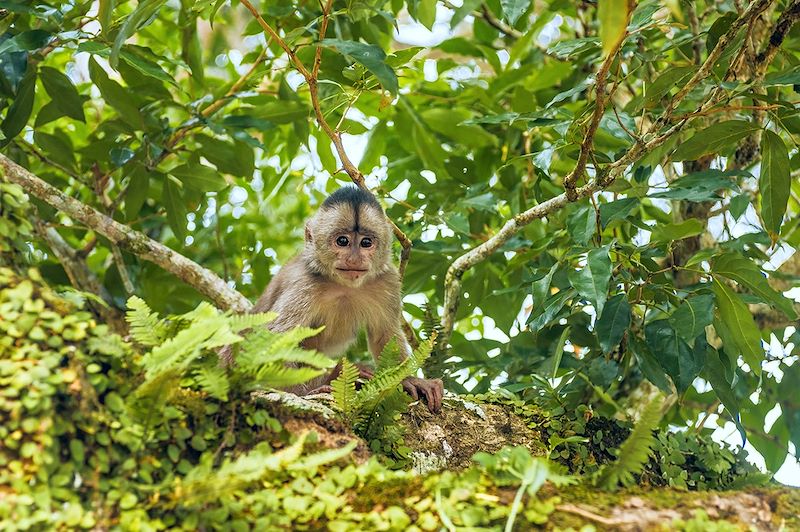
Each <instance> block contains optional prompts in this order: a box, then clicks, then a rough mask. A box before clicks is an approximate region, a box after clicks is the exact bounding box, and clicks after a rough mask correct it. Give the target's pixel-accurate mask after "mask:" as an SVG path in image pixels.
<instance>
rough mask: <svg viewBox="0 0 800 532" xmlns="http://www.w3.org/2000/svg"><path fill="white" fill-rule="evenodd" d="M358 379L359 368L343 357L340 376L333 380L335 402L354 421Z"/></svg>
mask: <svg viewBox="0 0 800 532" xmlns="http://www.w3.org/2000/svg"><path fill="white" fill-rule="evenodd" d="M356 379H358V368H357V367H356V366H355V365H354V364H353V363H352V362H350V361H349V360H347V358H343V359H342V370H341V372H340V373H339V376H338V377H336V378H335V379H334V380H333V382H331V388H333V403H334V404H335V405H336V407H337V408H338V409H339V411H340V412H341V413H342V416H343V417H344V418H345V419H346V420H350V421H352V417H353V415H354V414H355V411H356V406H357V405H356Z"/></svg>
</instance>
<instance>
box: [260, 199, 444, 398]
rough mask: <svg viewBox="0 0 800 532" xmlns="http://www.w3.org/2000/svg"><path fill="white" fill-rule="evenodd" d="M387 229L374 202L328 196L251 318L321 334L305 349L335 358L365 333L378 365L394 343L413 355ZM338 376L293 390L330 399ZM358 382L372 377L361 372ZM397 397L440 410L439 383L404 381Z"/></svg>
mask: <svg viewBox="0 0 800 532" xmlns="http://www.w3.org/2000/svg"><path fill="white" fill-rule="evenodd" d="M391 247H392V228H391V226H390V225H389V223H388V222H387V221H386V216H385V215H384V212H383V209H382V208H381V205H380V203H378V200H377V199H375V197H374V196H373V195H372V194H371V193H369V192H367V191H365V190H362V189H360V188H357V187H353V186H347V187H343V188H340V189H339V190H337V191H336V192H334V193H333V194H331V195H330V196H329V197H328V198H327V199H325V201H324V202H323V203H322V206H321V207H320V209H319V211H318V212H317V214H316V215H315V216H314V217H312V218H311V219H310V220H309V221H308V223H307V224H306V227H305V247H304V248H303V251H301V252H300V254H299V255H297V256H296V257H294V258H293V259H292V260H291V261H289V262H288V263H287V264H286V265H285V266H284V267H283V268H281V270H280V271H279V272H278V274H277V275H276V276H275V277H274V278H273V279H272V281H270V283H269V285H268V286H267V288H266V290H264V293H263V294H262V295H261V298H260V299H259V300H258V302H257V303H256V305H255V307H254V308H253V312H267V311H271V312H276V313H277V314H278V316H277V318H275V320H273V321H272V322H270V324H269V325H268V327H269V328H270V329H271V330H273V331H287V330H289V329H292V328H294V327H297V326H305V327H314V328H316V327H320V326H323V325H324V326H325V328H324V329H323V330H322V331H321V332H320V333H319V334H317V335H316V336H313V337H311V338H308V339H306V340H305V341H304V342H303V347H305V348H307V349H315V350H317V351H319V352H321V353H324V354H325V355H328V356H330V357H334V358H339V357H341V355H342V354H343V353H344V352H345V351H346V350H347V348H348V347H349V346H350V345H352V344H353V342H354V341H355V340H356V335H357V334H358V331H359V330H360V329H361V328H362V327H364V328H366V330H367V340H368V344H369V350H370V352H371V353H372V356H373V358H374V359H375V360H376V361H377V359H378V357H379V356H380V354H381V352H382V351H383V348H384V346H386V344H387V343H388V342H389V340H391V339H392V338H393V337H394V338H396V339H397V341H398V343H399V344H400V347H401V350H402V351H404V352H405V353H406V354H409V353H410V352H411V348H410V346H409V345H408V342H407V340H406V338H405V336H404V335H403V331H402V328H401V321H400V320H401V319H402V316H401V299H400V288H401V287H400V275H399V274H398V272H397V268H395V266H394V264H392V255H391ZM339 371H341V369H340V366H337V367H336V368H335V369H334V370H333V371H332V372H330V373H329V374H327V375H325V376H322V377H318V378H317V379H314V380H312V381H311V382H309V383H307V384H305V385H303V386H301V387H298V388H299V389H297V388H295V389H293V390H292V391H295V392H297V393H300V394H308V393H313V392H322V391H330V383H331V381H332V380H333V379H334V378H336V376H337V374H338V373H339ZM359 373H360V376H361V378H363V379H369V378H371V377H372V375H373V374H372V371H371V370H370V369H369V368H367V367H359ZM403 389H404V390H405V391H406V392H407V393H408V394H409V395H410V396H411V397H413V398H414V399H419V398H423V399H425V401H426V403H427V404H428V409H429V410H430V411H431V412H439V411H440V409H441V406H442V395H443V391H444V389H443V386H442V381H441V379H421V378H417V377H409V378H407V379H406V380H404V381H403Z"/></svg>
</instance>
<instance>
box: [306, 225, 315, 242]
mask: <svg viewBox="0 0 800 532" xmlns="http://www.w3.org/2000/svg"><path fill="white" fill-rule="evenodd" d="M313 241H314V239H313V238H312V237H311V227H309V224H306V242H308V243H311V242H313Z"/></svg>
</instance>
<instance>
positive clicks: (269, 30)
mask: <svg viewBox="0 0 800 532" xmlns="http://www.w3.org/2000/svg"><path fill="white" fill-rule="evenodd" d="M240 1H241V4H242V5H243V6H244V7H245V8H247V10H248V11H250V13H251V14H252V15H253V17H254V18H255V19H256V21H257V22H258V24H259V25H260V26H261V28H262V29H263V30H264V32H266V34H267V35H269V37H270V39H272V40H274V41H275V42H276V43H277V44H278V46H280V47H281V49H283V51H284V52H286V55H287V56H288V57H289V61H291V63H292V65H294V68H295V69H296V70H297V71H298V72H299V73H300V75H301V76H303V79H305V82H306V85H308V93H309V96H310V97H311V107H312V108H313V109H314V115H315V117H316V119H317V124H318V125H319V127H320V129H321V130H322V131H323V132H324V133H325V135H327V137H328V138H329V139H331V142H332V143H333V147H334V149H335V150H336V153H337V154H338V155H339V160H340V161H341V162H342V169H343V170H344V171H345V173H346V174H347V175H348V176H349V177H350V179H351V180H352V181H353V183H355V184H356V186H358V187H359V188H362V189H364V190H367V184H366V181H365V180H364V174H362V173H361V171H360V170H359V169H358V167H357V166H356V165H355V164H353V161H352V160H351V159H350V157H349V156H348V155H347V151H346V150H345V149H344V144H343V143H342V134H341V132H340V131H338V130H337V129H335V128H333V127H331V125H330V123H329V122H328V120H327V119H326V118H325V115H324V114H323V113H322V106H321V104H320V101H319V90H318V85H319V79H318V76H319V68H320V64H321V61H322V48H321V47H320V46H319V45H318V46H317V50H316V52H315V53H314V64H313V66H312V68H311V70H309V69H308V68H307V67H306V66H305V65H304V64H303V62H302V61H301V60H300V58H299V57H297V54H296V53H295V51H294V50H293V49H292V47H291V46H289V44H288V43H287V42H286V41H285V40H283V39H282V38H281V36H280V35H278V32H277V31H275V29H274V28H273V27H272V26H270V25H269V23H268V22H267V21H266V20H264V17H262V16H261V14H260V13H259V12H258V10H257V9H256V8H255V6H253V4H252V3H250V1H249V0H240ZM320 5H322V19H321V22H320V29H319V41H320V42H322V40H323V39H324V38H325V33H326V32H327V29H328V22H329V20H330V14H331V9H332V8H333V0H327V1H326V2H325V4H324V5H323V4H322V2H320ZM386 220H387V221H388V222H389V224H390V225H391V226H392V232H393V233H394V236H395V237H396V238H397V240H398V241H399V242H400V245H401V246H402V248H403V249H402V251H401V253H400V267H399V271H400V276H401V278H402V276H403V274H404V273H405V269H406V264H407V263H408V259H409V257H410V255H411V240H410V239H409V238H408V236H406V234H405V233H404V232H403V230H402V229H400V228H399V227H398V226H397V224H396V223H394V221H392V220H391V219H390V218H389V217H388V216H387V217H386Z"/></svg>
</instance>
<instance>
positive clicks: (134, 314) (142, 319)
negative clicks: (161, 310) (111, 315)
mask: <svg viewBox="0 0 800 532" xmlns="http://www.w3.org/2000/svg"><path fill="white" fill-rule="evenodd" d="M125 320H126V321H127V322H128V323H129V324H130V333H131V336H133V339H134V340H136V342H137V343H139V344H141V345H143V346H147V347H151V346H155V345H159V344H160V343H162V342H163V341H164V340H165V339H166V338H167V327H166V325H165V324H164V320H160V319H159V318H158V314H156V313H155V312H151V311H150V307H148V306H147V303H145V302H144V300H142V299H141V298H138V297H136V296H131V297H130V298H129V299H128V312H127V313H126V314H125Z"/></svg>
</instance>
